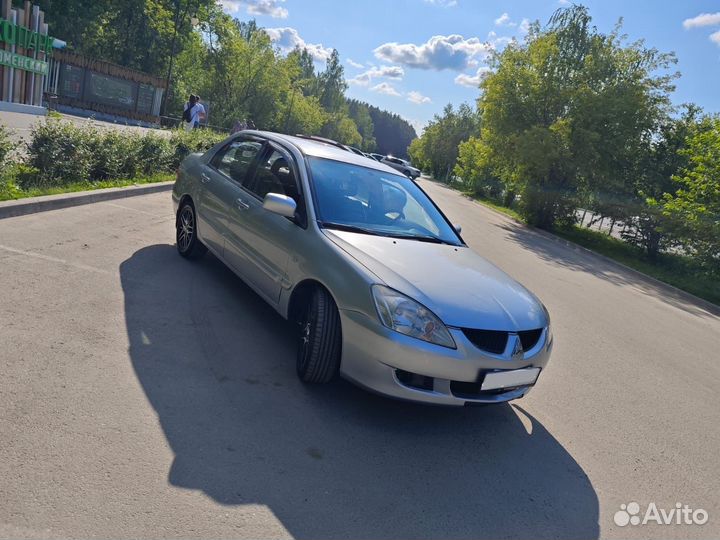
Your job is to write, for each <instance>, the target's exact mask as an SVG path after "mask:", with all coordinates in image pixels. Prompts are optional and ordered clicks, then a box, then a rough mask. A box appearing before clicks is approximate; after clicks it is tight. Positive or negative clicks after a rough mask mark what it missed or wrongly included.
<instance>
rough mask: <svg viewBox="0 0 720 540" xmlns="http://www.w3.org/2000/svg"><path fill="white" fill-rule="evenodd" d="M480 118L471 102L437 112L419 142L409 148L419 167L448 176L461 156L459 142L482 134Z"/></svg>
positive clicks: (411, 156)
mask: <svg viewBox="0 0 720 540" xmlns="http://www.w3.org/2000/svg"><path fill="white" fill-rule="evenodd" d="M479 129H480V119H479V116H478V114H477V112H475V111H474V110H473V109H472V108H471V107H470V106H469V105H468V104H466V103H463V104H462V105H460V107H458V109H457V110H455V109H454V108H453V106H452V105H450V104H448V105H447V106H446V107H445V109H443V114H442V115H435V117H434V118H433V120H432V121H431V122H430V123H429V124H428V125H427V127H426V128H425V131H424V132H423V135H422V137H421V138H420V139H419V142H416V143H414V144H413V145H412V146H411V148H410V158H411V159H412V162H413V164H415V165H416V166H417V167H419V168H422V169H425V170H427V171H429V172H430V173H431V174H432V175H433V176H434V177H435V178H438V179H444V180H445V181H447V180H449V177H450V173H451V172H452V171H453V167H455V163H456V161H457V158H458V146H459V145H460V143H462V142H463V141H466V140H467V139H469V138H470V137H471V136H473V135H479Z"/></svg>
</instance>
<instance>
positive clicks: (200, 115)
mask: <svg viewBox="0 0 720 540" xmlns="http://www.w3.org/2000/svg"><path fill="white" fill-rule="evenodd" d="M205 117H206V114H205V106H204V105H203V104H202V103H200V96H196V95H194V94H190V98H189V99H188V101H187V103H185V107H184V108H183V127H184V128H185V131H192V130H193V129H195V128H196V127H198V126H199V125H200V122H201V121H203V120H205Z"/></svg>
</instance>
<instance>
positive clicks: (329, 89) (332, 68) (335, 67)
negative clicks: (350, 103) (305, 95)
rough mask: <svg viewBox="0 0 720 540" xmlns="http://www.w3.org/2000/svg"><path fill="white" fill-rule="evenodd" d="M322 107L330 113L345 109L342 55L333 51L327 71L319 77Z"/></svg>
mask: <svg viewBox="0 0 720 540" xmlns="http://www.w3.org/2000/svg"><path fill="white" fill-rule="evenodd" d="M318 84H319V92H318V98H319V99H320V105H322V106H323V108H324V109H325V110H326V111H328V112H339V111H341V110H342V109H343V108H344V107H345V90H347V87H348V85H347V83H346V82H345V68H344V67H343V65H342V64H341V63H340V54H339V53H338V52H337V49H333V51H332V53H331V54H330V58H328V60H327V63H326V65H325V70H324V71H323V72H322V73H320V74H319V75H318Z"/></svg>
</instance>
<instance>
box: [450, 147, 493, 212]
mask: <svg viewBox="0 0 720 540" xmlns="http://www.w3.org/2000/svg"><path fill="white" fill-rule="evenodd" d="M453 171H454V173H455V175H456V176H457V177H458V178H459V179H460V181H461V182H462V184H463V187H464V188H465V190H466V191H469V192H472V193H473V194H474V195H478V196H480V197H483V198H489V199H494V200H497V199H499V198H500V197H501V195H502V193H503V189H504V185H503V183H502V182H501V181H500V179H499V178H498V177H497V176H496V175H495V174H494V172H493V169H492V163H491V161H490V149H489V148H488V147H487V146H486V145H485V144H484V143H483V141H482V139H480V138H478V137H470V138H469V139H468V140H467V141H463V142H461V143H460V145H459V146H458V159H457V163H456V164H455V168H454V169H453Z"/></svg>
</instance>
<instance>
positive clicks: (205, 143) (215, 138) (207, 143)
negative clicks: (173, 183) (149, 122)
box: [166, 129, 225, 171]
mask: <svg viewBox="0 0 720 540" xmlns="http://www.w3.org/2000/svg"><path fill="white" fill-rule="evenodd" d="M224 138H225V135H222V134H218V133H215V132H214V131H210V130H207V129H194V130H192V131H185V130H182V129H177V130H174V131H173V132H172V135H171V136H170V147H171V149H172V158H170V160H169V164H168V167H167V169H166V170H168V171H174V170H175V169H176V168H177V167H178V166H179V165H180V162H181V161H182V160H183V159H185V158H186V157H187V156H188V155H189V154H192V153H194V152H205V151H206V150H209V149H210V148H212V147H213V146H215V145H216V144H217V143H219V142H220V141H222V140H223V139H224Z"/></svg>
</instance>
